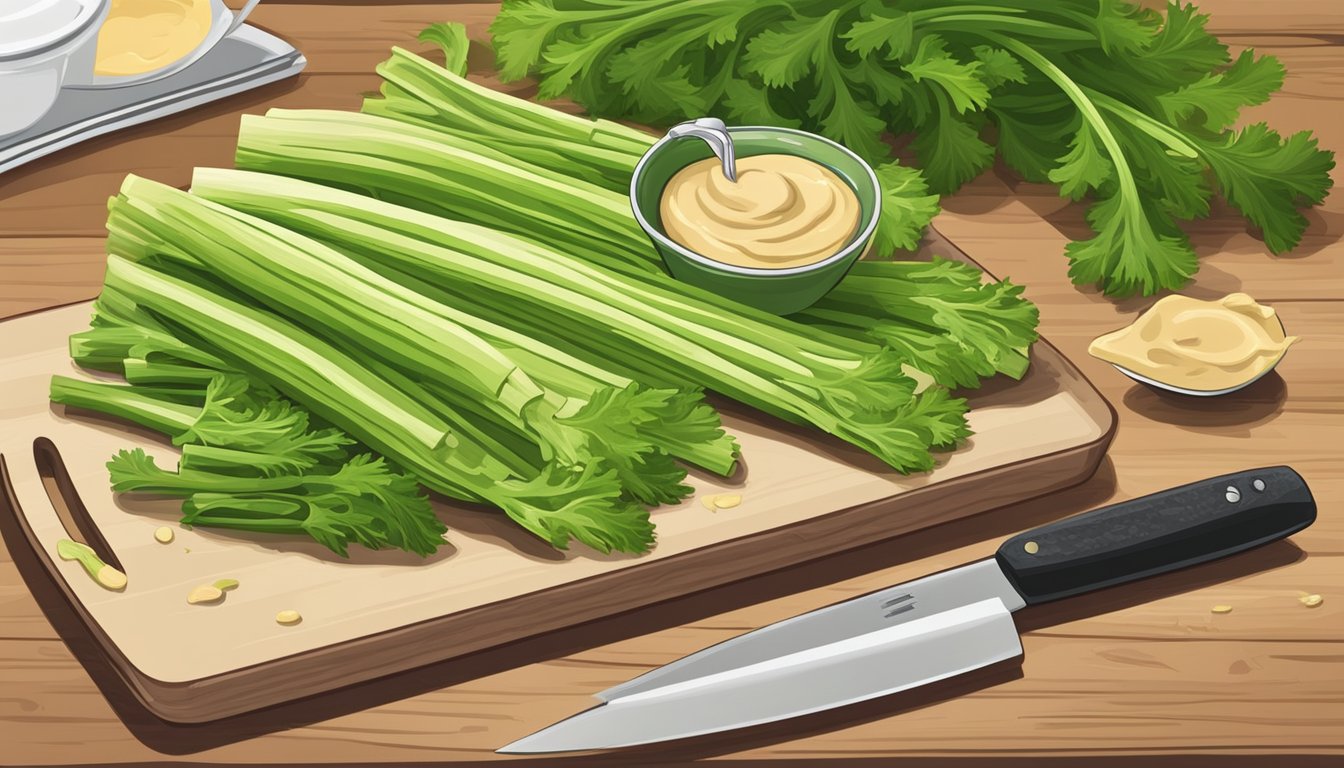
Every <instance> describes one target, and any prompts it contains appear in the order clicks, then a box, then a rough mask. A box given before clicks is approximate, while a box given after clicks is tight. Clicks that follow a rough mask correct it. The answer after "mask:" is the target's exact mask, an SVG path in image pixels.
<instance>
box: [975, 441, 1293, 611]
mask: <svg viewBox="0 0 1344 768" xmlns="http://www.w3.org/2000/svg"><path fill="white" fill-rule="evenodd" d="M1315 520H1316V501H1315V499H1313V498H1312V497H1311V489H1310V488H1308V487H1307V483H1306V481H1304V480H1303V479H1302V476H1301V475H1299V474H1297V473H1296V472H1294V471H1293V470H1292V469H1290V468H1288V467H1265V468H1263V469H1248V470H1246V471H1244V472H1237V473H1235V474H1231V475H1223V476H1222V477H1214V478H1210V479H1208V480H1201V481H1199V482H1197V483H1191V484H1189V485H1182V486H1180V487H1178V488H1171V489H1168V490H1165V491H1159V492H1158V493H1154V494H1152V495H1149V496H1143V497H1141V498H1138V499H1132V500H1130V501H1125V502H1121V503H1119V504H1113V505H1111V506H1109V507H1102V508H1101V509H1095V510H1092V511H1091V512H1084V513H1083V514H1081V515H1075V516H1073V517H1070V518H1067V519H1064V520H1060V521H1059V522H1057V523H1051V524H1049V525H1045V526H1041V527H1040V528H1036V529H1034V530H1031V531H1027V532H1026V533H1022V534H1018V535H1017V536H1014V537H1013V538H1011V539H1009V540H1007V541H1005V542H1004V543H1003V546H1001V547H999V551H998V553H997V554H996V555H995V557H996V558H997V559H998V561H999V565H1000V566H1001V567H1002V568H1003V572H1004V573H1005V574H1006V575H1007V576H1008V579H1009V580H1010V581H1012V583H1013V586H1015V587H1017V591H1018V592H1020V593H1021V594H1022V597H1023V599H1025V600H1026V601H1027V604H1028V605H1031V604H1035V603H1044V602H1046V601H1048V600H1057V599H1059V598H1061V597H1069V596H1070V595H1076V594H1079V593H1081V592H1088V591H1091V590H1094V589H1101V588H1102V587H1109V586H1113V585H1115V584H1123V583H1125V582H1127V581H1133V580H1134V579H1139V578H1143V577H1144V576H1152V575H1154V574H1158V573H1164V572H1166V571H1174V570H1176V569H1177V568H1184V567H1185V566H1187V565H1194V564H1196V563H1203V562H1207V561H1209V560H1215V559H1217V558H1220V557H1223V556H1225V555H1230V554H1233V553H1236V552H1241V551H1243V550H1246V549H1250V548H1252V547H1255V546H1259V545H1261V544H1265V543H1268V542H1271V541H1274V540H1275V539H1281V538H1283V537H1285V536H1288V535H1291V534H1293V533H1296V532H1298V531H1300V530H1302V529H1303V528H1306V527H1307V526H1309V525H1311V524H1312V522H1313V521H1315Z"/></svg>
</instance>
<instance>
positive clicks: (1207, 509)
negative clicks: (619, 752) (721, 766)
mask: <svg viewBox="0 0 1344 768" xmlns="http://www.w3.org/2000/svg"><path fill="white" fill-rule="evenodd" d="M1315 519H1316V502H1315V500H1314V499H1313V498H1312V496H1311V490H1310V489H1309V488H1308V487H1307V484H1306V482H1305V481H1304V480H1303V479H1302V477H1301V476H1300V475H1298V474H1297V472H1295V471H1293V470H1292V469H1291V468H1289V467H1283V466H1280V467H1265V468H1261V469H1251V470H1246V471H1243V472H1237V473H1235V474H1230V475H1222V476H1219V477H1214V478H1210V479H1207V480H1201V481H1199V482H1195V483H1191V484H1189V485H1183V486H1180V487H1178V488H1171V489H1169V490H1166V491H1160V492H1158V493H1155V494H1152V495H1149V496H1144V497H1142V498H1138V499H1133V500H1131V501H1126V502H1122V503H1120V504H1114V505H1111V506H1108V507H1103V508H1101V509H1096V510H1093V511H1091V512H1086V513H1083V514H1080V515H1076V516H1074V517H1070V518H1066V519H1064V520H1061V521H1058V522H1054V523H1050V524H1048V525H1045V526H1042V527H1040V528H1036V529H1033V530H1031V531H1028V532H1026V533H1022V534H1018V535H1017V536H1014V537H1012V538H1010V539H1008V540H1007V541H1005V542H1003V544H1002V545H1001V546H1000V547H999V549H998V552H996V553H995V555H994V556H993V557H991V558H988V559H986V560H982V561H980V562H976V563H971V564H969V565H964V566H961V567H959V568H954V569H952V570H948V571H943V572H941V573H936V574H934V575H932V576H926V577H924V578H922V579H917V580H915V581H911V582H907V583H905V584H901V585H898V586H895V587H890V588H887V589H883V590H879V591H877V592H872V593H870V594H867V595H863V596H862V597H856V598H853V599H851V600H846V601H844V602H841V603H836V604H835V605H831V606H828V607H825V608H820V609H818V610H815V611H811V612H810V613H805V614H802V615H800V616H795V617H794V618H791V619H786V620H784V621H781V622H778V623H776V624H771V625H770V626H767V627H764V628H761V629H758V630H755V631H753V632H748V633H747V634H745V635H741V636H739V637H736V638H733V639H731V640H727V641H724V642H722V643H719V644H718V645H714V646H711V647H709V648H706V649H705V650H703V651H700V652H698V653H693V654H691V655H690V656H687V657H685V658H683V659H680V660H678V661H674V662H672V663H671V664H668V665H666V666H663V667H660V668H658V669H655V670H652V671H650V672H648V673H646V674H644V675H641V676H639V677H637V678H635V679H633V680H630V681H629V682H626V683H622V684H621V685H618V686H616V687H614V688H610V689H608V690H606V691H603V692H602V693H599V694H597V698H599V699H601V700H602V701H603V703H602V704H600V705H598V706H596V707H594V708H592V709H589V710H587V711H585V712H581V713H579V714H577V715H575V716H573V717H570V718H569V719H566V720H562V721H560V722H558V723H556V724H555V725H552V726H550V727H548V728H545V729H543V730H541V731H538V732H536V733H534V734H532V735H531V736H526V737H524V738H522V739H520V740H518V741H515V742H513V743H512V744H509V745H508V746H506V747H503V748H502V749H500V750H499V751H500V752H506V753H541V752H568V751H576V750H592V749H611V748H616V747H626V746H634V745H637V744H649V743H652V742H659V741H666V740H669V739H680V738H686V737H690V736H699V735H703V734H707V733H716V732H719V731H726V730H731V729H734V728H743V727H746V726H751V725H758V724H761V723H769V722H774V721H776V720H783V719H786V718H790V717H796V716H798V715H805V714H808V713H811V712H819V711H821V710H825V709H831V708H833V707H840V706H844V705H846V704H852V703H855V702H860V701H865V700H867V699H873V698H876V697H878V696H885V695H887V694H890V693H895V692H898V691H903V690H907V689H910V688H914V687H917V686H920V685H924V684H925V683H931V682H934V681H937V680H943V679H945V678H949V677H953V676H955V675H959V674H961V673H963V672H969V671H971V670H973V669H978V668H980V667H984V666H988V665H990V664H993V663H995V662H999V661H1004V660H1007V659H1011V658H1014V657H1016V656H1020V655H1021V654H1022V645H1021V642H1020V640H1019V638H1018V633H1017V627H1016V626H1015V625H1014V623H1013V618H1012V613H1013V612H1014V611H1017V610H1019V609H1021V608H1023V607H1025V606H1028V605H1036V604H1038V603H1045V602H1049V601H1051V600H1058V599H1060V598H1064V597H1070V596H1072V595H1077V594H1081V593H1083V592H1090V591H1092V590H1094V589H1101V588H1103V587H1110V586H1114V585H1117V584H1123V583H1125V582H1129V581H1133V580H1135V579H1140V578H1143V577H1145V576H1153V575H1156V574H1159V573H1165V572H1168V571H1173V570H1176V569H1178V568H1184V567H1186V566H1189V565H1195V564H1197V563H1203V562H1207V561H1209V560H1214V559H1217V558H1220V557H1224V556H1226V555H1231V554H1234V553H1236V552H1241V551H1244V550H1247V549H1250V548H1252V547H1256V546H1259V545H1261V544H1266V543H1268V542H1271V541H1275V540H1277V539H1281V538H1283V537H1285V536H1289V535H1291V534H1293V533H1296V532H1297V531H1300V530H1302V529H1303V528H1306V527H1307V526H1309V525H1311V523H1312V522H1313V521H1315Z"/></svg>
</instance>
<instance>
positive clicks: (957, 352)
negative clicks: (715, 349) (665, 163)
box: [226, 70, 1037, 386]
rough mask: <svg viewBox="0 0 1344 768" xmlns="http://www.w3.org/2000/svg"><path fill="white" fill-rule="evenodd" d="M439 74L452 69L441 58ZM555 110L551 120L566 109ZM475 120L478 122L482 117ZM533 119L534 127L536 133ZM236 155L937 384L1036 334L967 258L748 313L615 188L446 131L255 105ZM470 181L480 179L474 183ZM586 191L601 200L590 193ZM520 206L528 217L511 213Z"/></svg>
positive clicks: (885, 270) (957, 382) (963, 379)
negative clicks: (974, 314) (838, 347)
mask: <svg viewBox="0 0 1344 768" xmlns="http://www.w3.org/2000/svg"><path fill="white" fill-rule="evenodd" d="M444 74H445V76H450V75H449V73H447V72H446V70H445V71H444ZM459 79H460V78H459ZM499 98H500V99H503V98H507V97H499ZM459 103H461V102H459ZM555 114H556V115H558V116H559V117H557V118H555V119H556V120H557V121H559V122H561V123H563V122H565V121H568V120H578V118H573V117H570V116H567V115H563V113H559V112H556V113H555ZM538 125H539V126H540V125H541V122H540V121H539V123H538ZM480 131H481V133H482V134H484V133H486V132H488V130H487V129H486V128H485V127H483V126H482V127H481V128H480ZM544 131H545V129H544V128H541V127H538V132H539V133H543V132H544ZM557 146H562V145H557ZM633 162H634V161H633V160H632V161H631V164H632V167H633ZM237 163H238V165H239V166H240V167H242V168H247V169H249V170H258V171H266V172H270V173H273V174H280V175H285V176H292V177H297V178H304V179H310V180H313V181H318V182H321V183H323V184H328V185H332V186H337V187H341V188H344V189H349V190H352V191H357V192H361V193H363V194H366V195H369V196H371V197H374V198H378V199H380V200H387V201H390V202H394V203H398V204H400V205H404V206H407V207H409V208H414V209H417V210H420V211H425V212H428V213H433V214H438V215H441V216H445V217H448V218H452V219H465V220H468V221H472V222H476V223H480V224H484V225H486V226H489V227H491V228H495V229H500V230H502V231H505V232H510V233H512V234H515V235H519V236H522V237H527V238H531V239H535V240H536V241H537V242H538V243H539V244H542V245H545V246H547V247H550V248H554V249H557V250H560V251H563V252H565V253H567V254H572V255H573V256H577V257H579V258H581V259H583V260H585V261H589V262H592V263H593V264H594V265H596V266H599V267H605V268H609V269H611V270H612V271H614V272H619V273H620V274H622V275H623V276H626V277H629V278H630V279H631V280H632V281H636V282H640V283H643V284H644V285H645V286H646V287H648V288H650V289H654V290H669V291H674V292H676V293H677V294H679V295H687V296H693V297H694V298H696V299H697V300H699V301H702V302H704V303H706V304H712V305H714V306H716V307H718V308H719V310H721V311H723V312H732V313H749V314H751V315H752V317H753V318H754V319H755V320H756V321H757V322H759V323H761V324H763V325H769V326H770V327H771V328H774V329H776V330H778V331H780V332H782V333H789V334H794V335H797V334H799V333H803V334H807V333H811V332H812V331H813V330H815V332H816V333H819V334H822V335H821V336H820V337H819V338H821V339H823V343H824V344H827V345H835V344H837V343H840V342H837V341H836V339H835V337H836V336H844V337H846V338H848V339H851V340H852V341H854V342H859V344H858V346H852V345H851V348H853V349H856V350H859V351H862V350H864V349H871V348H872V347H873V346H874V345H890V346H892V347H893V348H895V349H897V350H898V351H900V352H901V354H902V356H903V357H902V362H903V363H906V364H908V365H910V366H911V367H912V368H914V369H916V370H919V371H922V372H923V373H925V374H927V375H928V376H929V377H931V378H932V379H933V380H934V381H936V382H938V383H940V384H943V385H945V386H974V385H976V384H978V382H979V380H980V378H982V377H985V376H989V375H993V374H994V373H1006V374H1009V375H1013V376H1020V375H1021V374H1022V373H1023V372H1024V371H1025V369H1026V354H1025V350H1026V348H1027V347H1028V346H1029V345H1030V344H1031V343H1032V342H1033V341H1035V339H1036V332H1035V328H1036V321H1037V313H1036V308H1035V306H1033V305H1032V304H1031V303H1030V302H1027V301H1025V300H1023V299H1021V298H1020V294H1021V289H1020V288H1018V287H1016V286H1012V285H1011V284H1009V283H1006V282H1005V283H1000V284H997V285H993V286H990V287H987V288H986V287H982V286H981V285H980V280H981V275H980V273H979V272H978V270H975V269H974V268H971V267H967V266H957V265H949V266H944V267H941V268H940V269H938V270H937V271H935V272H932V273H929V274H931V275H932V276H933V277H932V279H926V280H923V281H921V283H920V284H919V286H918V293H917V294H911V292H910V287H909V285H908V284H907V276H908V274H910V273H911V272H912V271H913V272H920V271H923V270H925V269H926V268H927V266H928V265H926V264H922V263H909V262H906V263H899V262H897V263H883V262H874V263H871V264H867V263H866V264H864V266H863V267H862V269H860V270H859V274H861V275H863V276H864V278H865V280H864V281H863V282H864V283H865V284H864V285H861V286H860V285H856V284H849V281H850V280H851V278H846V280H844V281H842V282H841V288H840V289H839V290H838V291H837V292H835V293H833V294H832V296H830V297H828V298H826V299H823V300H822V301H821V302H819V303H818V304H817V305H816V306H815V307H813V308H811V309H809V310H808V311H806V312H804V313H801V314H800V315H798V317H797V318H796V319H798V320H804V321H805V323H806V325H808V326H811V327H812V328H801V329H800V327H799V326H800V324H799V323H798V322H796V320H795V319H786V318H779V317H775V316H770V315H765V314H763V313H758V312H752V311H751V310H749V309H748V308H746V307H744V306H743V305H741V304H738V303H737V302H734V301H731V300H728V299H724V298H722V297H719V296H717V295H714V294H711V293H708V292H705V291H699V290H697V289H695V288H693V287H691V286H688V285H686V284H684V283H680V282H677V281H675V280H673V279H672V278H670V277H669V276H668V275H667V274H666V273H665V272H664V271H663V270H662V266H661V262H660V261H659V257H658V255H657V253H656V252H655V251H654V250H653V248H652V247H651V245H650V244H649V241H648V238H647V236H646V235H645V234H644V232H643V230H642V229H640V227H639V225H638V223H637V222H636V221H635V219H634V216H633V215H632V214H631V213H630V209H629V200H628V197H627V196H626V195H624V194H619V193H616V192H613V191H611V190H609V189H604V188H602V187H599V186H597V185H594V184H590V183H588V182H585V181H582V180H579V179H575V178H571V177H565V176H563V174H561V173H560V172H559V171H555V170H550V169H544V168H540V167H537V166H530V165H527V164H526V163H523V162H521V161H518V160H509V159H508V157H506V156H505V155H504V154H503V153H502V152H500V151H499V150H496V149H493V148H491V147H488V146H485V145H484V144H479V143H473V141H472V139H471V138H469V137H467V136H465V135H459V134H454V133H449V132H447V131H444V130H434V129H430V128H427V127H423V126H420V125H415V124H410V123H403V122H399V121H396V120H391V119H387V118H382V117H377V116H373V115H361V114H352V113H348V112H339V111H329V110H271V111H270V112H268V113H267V115H266V116H265V117H259V116H250V115H249V116H245V117H244V118H243V121H242V127H241V130H240V131H239V137H238V153H237ZM501 164H509V166H510V167H511V168H512V169H513V170H512V171H511V176H510V187H509V188H508V189H507V190H506V191H500V192H499V198H500V199H502V200H507V202H506V203H505V202H498V201H492V199H491V196H492V195H493V194H494V193H493V192H491V191H490V190H492V189H493V188H494V184H495V182H492V181H491V180H492V179H494V178H495V176H496V174H497V172H498V171H497V169H498V168H499V166H500V165H501ZM478 189H480V190H485V192H484V193H482V194H477V192H476V190H478ZM595 200H596V201H603V202H602V204H601V205H595V204H594V203H593V201H595ZM226 202H229V204H233V203H232V202H231V201H226ZM524 209H525V210H526V211H527V212H528V214H527V216H520V215H519V211H520V210H524ZM482 211H485V213H482ZM560 212H563V213H564V215H563V216H560ZM532 215H536V216H538V217H541V218H546V217H551V218H556V217H560V218H562V219H563V220H564V221H565V225H564V227H563V228H561V229H560V230H553V229H547V230H546V236H545V237H540V236H538V233H537V232H536V231H534V230H533V229H532V227H531V224H530V222H531V219H530V218H529V217H530V216H532ZM617 255H619V256H620V258H619V259H618V258H617ZM847 284H848V285H847ZM940 305H948V306H961V307H971V308H975V309H978V310H980V312H979V314H980V315H982V316H988V317H992V318H994V323H993V324H992V325H989V326H981V325H978V324H972V323H957V324H954V325H951V326H948V325H944V324H941V323H938V322H928V321H929V320H932V314H933V313H935V312H937V310H938V307H939V306H940ZM825 331H832V332H831V333H824V332H825ZM862 342H866V343H862ZM704 383H705V384H706V386H709V385H708V383H707V382H704Z"/></svg>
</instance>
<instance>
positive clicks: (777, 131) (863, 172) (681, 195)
mask: <svg viewBox="0 0 1344 768" xmlns="http://www.w3.org/2000/svg"><path fill="white" fill-rule="evenodd" d="M727 130H728V133H729V135H730V136H731V138H732V146H733V150H734V154H735V156H736V158H735V159H736V162H735V165H736V170H737V173H736V176H737V178H736V179H729V178H728V176H727V174H725V172H724V168H723V164H722V162H721V161H720V159H719V158H718V157H717V156H716V155H715V154H714V151H713V149H711V147H710V145H709V144H707V143H706V142H704V141H701V140H698V139H695V138H693V137H677V136H668V137H664V138H663V139H661V140H659V141H658V142H657V143H655V144H654V145H653V146H652V147H650V148H649V150H648V152H646V153H645V154H644V156H643V157H642V158H641V159H640V161H639V164H638V165H636V166H635V173H634V177H633V179H632V180H631V183H630V203H631V207H632V208H633V209H634V213H635V218H636V219H637V220H638V221H639V224H640V226H641V227H643V228H644V231H645V232H646V233H648V235H649V238H650V239H651V240H652V241H653V244H654V246H655V247H656V248H657V249H658V251H659V253H660V254H661V255H662V257H663V263H664V264H666V265H667V268H668V271H669V272H671V273H672V276H673V277H675V278H677V279H678V280H681V281H683V282H685V283H689V284H691V285H694V286H697V287H700V288H703V289H705V290H707V291H711V292H713V293H717V294H719V295H721V296H725V297H727V298H730V299H733V300H735V301H738V302H740V303H743V304H747V305H749V306H753V307H756V308H758V309H761V310H764V311H766V312H771V313H774V314H779V315H786V314H790V313H793V312H798V311H800V310H803V309H806V308H807V307H809V306H811V305H812V304H814V303H816V301H817V300H818V299H820V298H821V297H822V296H824V295H826V293H827V292H828V291H830V290H831V289H832V288H834V287H835V285H836V284H837V283H839V282H840V279H841V278H842V277H844V276H845V273H846V272H848V271H849V268H850V267H851V266H852V265H853V264H854V262H855V261H857V260H858V259H859V258H860V257H861V256H862V255H863V253H864V251H865V250H866V249H867V248H868V244H869V243H870V241H871V240H872V236H873V231H874V230H875V229H876V227H877V218H878V214H879V213H880V209H881V194H880V187H879V186H878V181H877V175H876V174H875V173H874V172H873V169H872V167H871V166H869V165H868V164H867V163H866V162H864V161H863V160H862V159H861V158H859V156H858V155H855V154H854V153H853V152H851V151H850V150H848V149H846V148H845V147H843V146H841V145H840V144H837V143H835V142H833V141H831V140H830V139H826V138H824V137H821V136H817V135H815V134H811V133H806V132H804V131H797V130H793V129H789V128H772V127H765V126H740V127H739V126H734V127H729V128H728V129H727Z"/></svg>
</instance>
